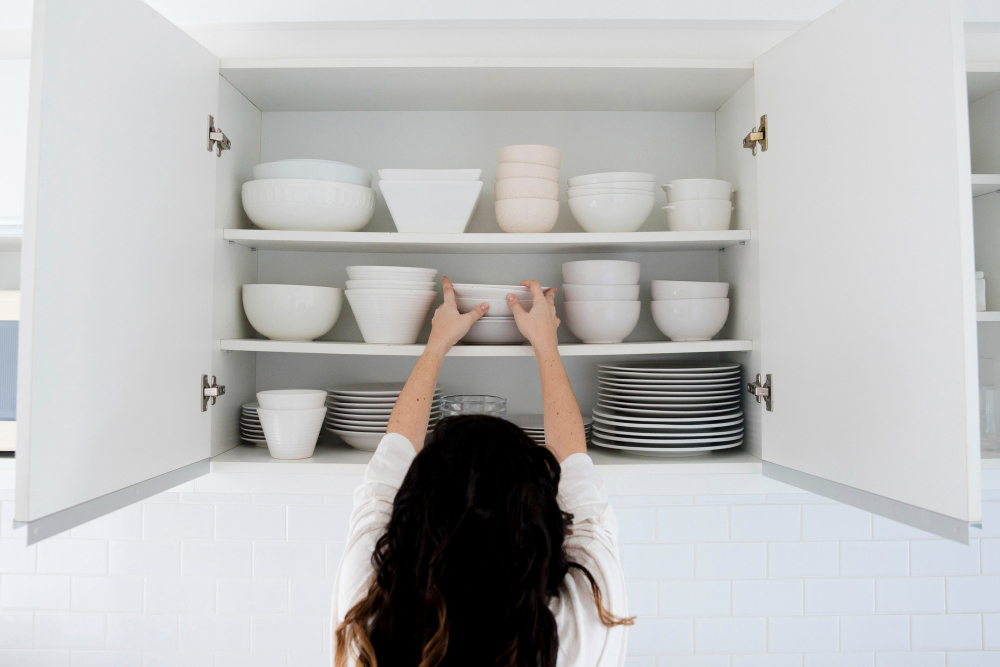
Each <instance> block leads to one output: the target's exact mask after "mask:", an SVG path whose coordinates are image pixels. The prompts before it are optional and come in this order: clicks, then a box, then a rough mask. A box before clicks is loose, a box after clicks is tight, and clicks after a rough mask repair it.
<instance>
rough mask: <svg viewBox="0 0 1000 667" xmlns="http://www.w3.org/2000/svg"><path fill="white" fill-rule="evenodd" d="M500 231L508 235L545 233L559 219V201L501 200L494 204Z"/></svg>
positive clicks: (531, 199)
mask: <svg viewBox="0 0 1000 667" xmlns="http://www.w3.org/2000/svg"><path fill="white" fill-rule="evenodd" d="M493 206H494V211H495V213H496V216H497V223H498V224H499V225H500V229H502V230H503V231H505V232H508V233H513V234H516V233H526V232H527V233H544V232H548V231H551V230H552V228H553V227H555V226H556V220H558V219H559V200H557V199H533V198H523V199H500V200H498V201H496V202H495V203H494V205H493Z"/></svg>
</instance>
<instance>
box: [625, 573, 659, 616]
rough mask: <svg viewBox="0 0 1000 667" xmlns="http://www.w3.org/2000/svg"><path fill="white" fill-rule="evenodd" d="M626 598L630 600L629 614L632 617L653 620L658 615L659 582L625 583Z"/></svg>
mask: <svg viewBox="0 0 1000 667" xmlns="http://www.w3.org/2000/svg"><path fill="white" fill-rule="evenodd" d="M625 596H626V597H627V599H628V613H629V614H631V615H632V616H640V617H643V618H652V617H654V616H656V615H657V614H658V611H657V599H658V589H657V582H655V581H643V580H634V581H627V582H625Z"/></svg>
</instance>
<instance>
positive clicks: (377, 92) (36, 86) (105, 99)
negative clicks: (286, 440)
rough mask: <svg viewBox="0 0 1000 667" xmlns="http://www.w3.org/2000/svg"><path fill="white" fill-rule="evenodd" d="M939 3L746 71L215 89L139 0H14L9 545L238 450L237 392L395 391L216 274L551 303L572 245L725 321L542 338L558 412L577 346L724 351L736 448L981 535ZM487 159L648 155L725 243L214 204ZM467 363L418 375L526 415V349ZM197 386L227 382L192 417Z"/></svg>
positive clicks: (623, 159)
mask: <svg viewBox="0 0 1000 667" xmlns="http://www.w3.org/2000/svg"><path fill="white" fill-rule="evenodd" d="M950 4H954V5H956V6H957V5H958V3H957V2H953V3H947V2H931V1H929V0H928V1H926V2H922V3H921V5H922V11H919V12H917V11H914V9H913V3H912V2H902V0H893V1H891V2H888V1H886V0H848V2H845V3H844V4H843V5H841V6H840V7H838V8H837V9H836V10H835V11H834V12H832V13H831V14H828V15H826V16H824V17H823V18H821V19H820V20H818V21H817V22H815V23H814V24H813V25H811V26H809V27H807V28H805V29H803V30H802V31H800V32H799V33H798V34H796V35H794V36H793V37H792V38H791V39H789V40H788V41H787V42H785V43H783V44H781V45H779V46H778V47H777V48H775V49H774V50H773V51H771V52H769V53H768V54H765V55H764V56H763V57H761V58H760V59H759V60H758V62H757V63H756V65H755V72H750V71H747V70H745V69H742V68H740V67H734V68H726V67H718V68H712V67H707V68H701V69H690V68H688V69H683V68H673V67H664V68H653V69H646V68H634V67H627V66H622V65H623V61H621V60H612V59H608V60H607V62H606V66H605V65H602V61H600V59H597V60H596V61H591V62H590V64H588V65H587V66H586V67H572V66H571V67H567V66H564V65H558V64H556V65H553V64H552V63H550V62H548V61H546V60H545V59H544V58H538V59H537V61H533V60H532V59H531V58H527V59H524V60H523V61H521V62H519V63H518V64H517V65H516V66H509V67H507V66H505V67H489V68H482V69H480V70H477V69H476V68H475V67H472V68H468V67H465V68H456V67H446V66H441V67H409V66H408V63H406V62H389V63H386V62H382V63H378V64H376V65H375V66H371V67H365V66H350V65H348V66H344V65H343V63H341V64H339V65H337V66H329V65H328V64H326V65H324V63H308V64H309V65H310V66H308V67H301V66H300V65H302V63H294V62H293V63H284V65H283V66H269V65H274V63H256V64H252V65H253V66H250V67H247V66H240V67H224V68H222V69H221V74H222V77H223V78H220V77H219V74H220V67H219V63H218V61H217V60H216V59H215V58H214V57H213V56H212V55H211V54H209V53H208V52H207V51H205V50H204V49H203V48H202V47H200V46H199V45H197V44H196V43H195V42H194V41H193V40H191V39H190V38H189V37H187V36H186V35H185V34H183V33H182V32H181V31H180V30H179V29H178V28H176V27H175V26H172V25H170V24H169V23H168V22H166V21H165V20H164V19H162V18H161V17H159V16H158V15H156V14H155V13H154V12H152V10H150V9H149V8H148V7H147V6H146V5H144V4H143V3H142V2H140V0H114V1H112V2H107V3H101V5H100V7H90V6H88V7H87V9H86V11H84V10H83V9H80V8H78V7H76V5H75V3H73V2H71V1H70V0H37V2H36V17H35V22H34V31H35V32H34V41H33V49H34V54H33V61H32V92H31V130H30V134H29V169H28V184H27V190H28V199H27V204H28V205H27V208H26V233H25V238H24V260H23V265H24V269H23V279H22V297H23V301H24V306H23V311H22V327H23V328H22V348H21V357H20V367H21V377H20V379H19V382H20V387H19V406H20V409H21V410H22V412H21V413H20V414H19V421H20V422H21V424H20V427H19V435H18V437H19V441H18V461H17V474H18V478H17V503H16V508H15V509H16V518H17V520H19V521H29V522H31V528H30V529H29V540H31V541H36V540H38V539H42V538H44V537H46V536H48V535H52V534H55V533H58V532H60V531H62V530H65V529H66V528H68V527H71V526H72V525H76V524H78V523H80V522H82V521H86V520H89V519H91V518H93V517H94V516H97V515H100V514H102V513H105V512H107V511H110V510H113V509H115V508H117V507H120V506H122V505H124V504H127V503H129V502H134V501H135V500H137V499H141V498H142V497H145V496H147V495H150V494H151V493H155V492H157V491H159V490H162V489H164V488H168V487H169V486H172V485H174V484H177V483H179V482H182V481H184V480H186V479H189V478H191V477H193V476H196V475H198V474H202V473H203V472H204V471H206V470H208V468H209V460H210V457H212V456H214V455H218V454H221V453H222V452H225V451H226V450H229V449H231V448H232V447H235V446H237V444H238V442H237V437H238V434H237V431H236V422H237V417H238V415H239V410H240V405H241V404H242V403H244V402H247V401H249V400H252V396H253V393H254V392H255V391H256V390H257V388H271V387H278V386H293V385H298V386H320V387H322V386H327V385H329V384H332V383H340V382H350V381H354V380H358V379H370V380H383V379H389V378H396V379H401V378H402V377H405V374H406V372H407V371H408V370H409V368H410V366H411V365H412V357H413V355H415V354H417V353H418V352H419V348H418V347H415V346H403V347H398V348H389V347H387V346H364V345H361V344H360V342H359V341H360V338H359V337H358V332H357V329H356V325H355V324H354V323H353V319H352V318H351V317H350V316H349V314H348V315H347V316H346V317H345V316H342V318H341V321H339V322H338V324H337V326H336V327H335V329H334V331H333V332H332V334H331V336H330V338H331V339H332V340H331V341H318V342H315V343H307V344H294V343H293V344H285V343H273V342H271V341H263V340H258V339H256V336H255V334H254V333H253V332H252V330H251V329H250V328H249V326H248V324H247V323H246V321H245V319H244V318H243V315H242V310H241V308H240V301H239V286H240V285H241V284H243V283H245V282H254V281H260V282H303V283H305V282H307V281H308V283H309V284H330V285H342V281H343V267H344V266H346V265H348V264H352V263H383V264H385V263H389V264H411V265H417V266H419V265H425V266H435V267H438V268H439V269H440V270H441V272H442V273H444V274H447V275H449V276H451V277H453V278H457V279H471V280H476V279H478V280H481V281H483V282H500V281H501V280H512V279H514V278H515V277H516V276H526V275H532V276H536V277H538V278H540V279H541V280H542V282H543V283H548V284H555V285H558V284H559V282H560V278H559V264H560V262H562V261H565V260H567V259H575V258H581V257H588V256H589V257H593V256H595V255H594V253H602V255H603V256H610V257H623V258H634V259H636V260H638V261H640V262H641V263H642V265H643V274H642V280H643V283H644V290H646V291H645V292H644V296H643V298H644V300H648V281H649V279H651V278H660V277H673V278H681V279H683V278H688V279H695V280H697V279H703V280H711V279H725V280H729V281H730V282H731V283H732V286H733V287H732V290H733V294H732V295H733V298H734V309H733V312H732V314H731V316H730V321H729V322H728V323H727V327H726V329H725V330H724V331H723V334H722V339H721V340H717V341H711V342H709V343H706V344H693V345H687V344H675V343H669V342H667V341H664V340H663V338H662V336H661V335H659V334H658V332H655V330H654V329H653V328H652V323H651V318H650V317H649V314H648V309H646V311H647V312H645V313H644V316H643V320H642V321H641V322H640V325H639V328H638V329H637V331H636V333H635V334H634V340H630V341H629V342H627V344H625V345H623V346H621V347H614V348H609V349H598V347H597V346H582V345H574V344H573V341H572V340H571V337H568V334H564V336H567V338H566V339H565V340H564V341H563V342H564V343H565V344H566V347H565V350H566V352H567V366H568V369H569V372H570V376H571V379H572V380H573V382H574V386H575V387H576V389H577V392H578V394H580V399H581V403H582V404H583V405H584V406H585V407H587V406H590V405H592V404H593V400H594V394H595V391H596V389H595V386H594V385H595V383H594V381H593V378H594V372H593V370H594V365H595V364H596V361H595V360H594V357H593V355H594V354H595V353H599V354H602V355H607V356H616V357H620V356H628V355H665V354H698V355H700V356H701V357H702V358H705V357H706V355H707V357H708V358H718V357H722V358H727V359H735V360H738V361H740V362H741V363H742V364H743V365H744V369H745V371H746V375H747V377H750V376H752V375H754V374H756V373H758V372H760V373H764V374H771V375H772V376H773V390H774V403H773V412H772V411H766V410H765V408H764V406H763V405H758V404H757V403H755V402H753V401H752V399H751V398H750V397H749V396H747V397H746V406H745V408H746V412H747V420H748V422H747V423H748V433H747V446H746V449H747V452H748V453H749V454H752V455H754V456H756V457H759V458H760V459H762V460H763V461H764V464H765V471H766V472H768V474H771V475H773V476H776V477H779V478H781V479H786V480H789V481H791V482H792V483H794V484H798V485H801V486H803V487H804V488H810V489H813V490H817V491H819V492H821V493H825V494H827V495H834V496H836V497H839V498H842V499H844V500H845V501H846V502H850V503H853V504H858V505H863V506H865V507H867V508H869V509H873V510H875V511H879V512H881V513H884V514H890V515H893V516H895V517H899V518H901V519H902V520H905V521H908V522H910V523H913V524H916V525H920V526H922V527H924V528H927V529H929V530H932V531H935V532H938V533H941V534H945V535H948V536H950V537H953V538H955V539H963V537H964V536H965V535H966V534H967V529H968V525H969V523H970V522H975V521H977V520H978V519H979V492H978V488H977V481H978V471H979V459H978V445H979V442H978V428H976V417H977V414H978V413H977V411H976V408H975V405H976V401H977V399H976V394H975V391H974V389H975V357H976V355H975V315H974V312H973V311H974V309H973V307H972V301H971V294H972V292H971V290H972V274H971V270H967V269H969V267H970V266H971V265H972V243H971V234H972V232H971V213H970V205H969V203H968V202H967V199H968V189H969V187H970V177H969V164H968V162H969V160H968V150H969V149H968V137H967V128H966V126H965V125H964V123H965V122H966V121H965V114H966V107H965V105H966V101H965V83H964V70H963V62H962V61H963V58H962V55H963V54H962V49H961V45H962V39H963V35H962V26H961V22H960V18H959V14H958V13H956V11H957V10H955V9H954V8H953V7H951V6H950ZM924 5H926V6H924ZM890 16H891V17H892V20H889V19H888V18H887V17H890ZM887 44H889V45H891V49H890V50H891V58H890V57H884V56H886V55H887V54H886V53H885V51H886V49H887V46H886V45H887ZM595 63H596V64H595ZM244 65H245V64H244ZM752 75H753V78H751V76H752ZM917 82H919V85H918V83H917ZM651 86H659V87H658V88H656V89H655V94H651V93H650V87H651ZM498 87H499V88H498ZM498 89H499V90H500V91H501V92H503V91H506V92H503V94H498V93H497V90H498ZM255 104H256V108H255V106H254V105H255ZM261 111H264V112H267V113H264V114H263V115H262V113H261ZM272 111H274V112H275V113H270V112H272ZM279 111H280V113H279ZM763 114H767V115H768V120H769V126H768V143H769V145H768V150H767V151H766V152H765V151H758V153H757V155H756V156H754V155H751V153H750V151H749V150H747V149H745V148H743V147H742V145H741V144H742V137H743V135H744V134H746V133H747V132H749V131H750V130H751V128H752V127H754V126H756V125H757V119H758V118H759V117H760V116H761V115H763ZM209 115H212V116H214V117H215V120H216V124H217V125H218V126H219V127H221V128H222V129H223V130H224V131H225V133H226V135H227V136H228V138H229V139H230V140H231V141H232V143H233V146H232V150H230V151H225V152H223V153H222V155H221V157H219V156H217V155H216V154H215V153H214V152H211V151H209V150H207V147H208V144H207V141H208V131H209V128H208V117H209ZM928 123H930V125H928ZM886 124H889V125H891V128H890V129H891V131H888V130H886ZM928 126H932V127H935V132H934V140H933V141H932V142H928V141H927V140H926V139H925V138H924V137H925V135H926V128H927V127H928ZM905 138H909V142H908V143H907V142H904V141H903V140H904V139H905ZM516 142H524V143H530V142H536V143H552V144H554V145H559V146H561V147H562V148H563V151H564V166H563V176H564V177H567V176H572V175H574V174H575V173H585V172H586V171H588V170H589V171H605V170H610V169H633V168H640V167H641V166H643V165H648V166H649V169H647V170H652V171H655V172H656V173H657V176H658V178H661V179H662V180H667V179H668V178H679V177H684V176H708V177H712V176H715V175H718V176H719V177H722V178H726V179H727V180H731V181H733V182H734V183H735V185H736V189H737V194H736V199H735V202H736V205H737V216H736V223H735V224H734V230H733V231H731V232H725V233H719V234H716V235H709V236H707V237H694V236H685V235H671V234H667V233H664V232H657V231H652V230H654V229H662V223H661V221H660V219H659V216H658V215H656V214H654V216H653V217H652V218H651V221H650V222H648V223H647V228H649V229H650V230H651V231H640V232H638V233H636V234H631V235H627V234H623V235H617V236H616V235H588V234H583V233H574V226H573V224H572V222H571V219H570V218H569V217H568V212H565V211H564V212H563V213H562V214H561V215H562V217H561V218H560V222H559V224H558V225H557V228H556V232H558V233H554V234H548V235H535V236H530V237H524V236H520V235H503V237H502V238H500V237H496V238H489V239H487V238H486V237H485V234H484V235H483V237H478V236H476V235H475V234H472V235H466V236H464V237H449V238H448V239H447V240H446V241H441V242H438V241H436V240H435V239H433V238H420V239H414V238H412V237H411V238H409V239H406V238H402V237H393V236H391V235H389V234H386V232H388V231H390V230H391V227H390V226H389V222H388V218H387V217H386V214H385V211H384V208H383V210H382V211H381V212H380V213H377V214H376V218H375V220H374V221H373V222H372V224H371V225H370V226H369V228H368V229H366V232H365V233H359V234H357V235H354V236H351V235H345V234H315V233H314V234H307V233H275V232H261V231H259V230H252V229H250V225H249V223H248V222H247V220H246V218H245V216H244V215H243V213H242V210H241V207H240V206H239V185H240V184H241V183H242V182H243V181H245V180H248V179H249V178H250V173H249V168H250V167H251V166H252V165H253V164H254V163H256V162H257V161H258V160H271V159H279V158H283V157H328V158H334V159H340V160H344V161H347V162H353V163H357V164H360V165H362V166H365V167H366V168H368V169H370V170H374V168H378V167H387V166H401V167H402V166H406V167H417V166H477V167H480V166H481V167H483V168H484V180H487V181H489V180H491V175H492V173H491V170H492V163H493V161H494V151H495V149H496V148H498V147H499V146H502V145H505V144H506V143H516ZM963 188H964V189H963ZM963 196H964V198H963ZM758 202H759V203H758ZM564 208H565V207H564ZM490 209H491V206H490V204H489V202H488V200H486V201H483V202H482V203H481V204H480V210H479V212H478V213H477V217H476V218H475V219H474V220H473V225H472V228H471V231H473V232H476V233H483V232H491V231H496V230H495V223H491V215H490ZM490 224H492V225H493V226H494V227H493V228H491V227H490ZM368 230H371V231H370V232H369V231H368ZM914 230H917V232H916V233H915V232H914ZM388 253H392V254H388ZM472 350H473V348H463V349H460V350H459V349H456V351H455V354H454V355H453V356H455V357H456V358H455V359H454V360H452V361H449V363H448V364H447V365H446V369H445V375H444V377H443V382H444V384H445V385H446V386H448V387H449V389H454V391H458V392H461V391H468V390H470V389H471V388H473V387H476V388H479V389H483V388H484V387H483V385H484V384H486V385H487V387H485V388H487V389H493V390H495V391H499V392H504V393H505V394H506V395H507V396H508V397H513V401H514V402H515V403H517V402H518V401H520V403H519V409H522V410H523V409H526V408H527V407H530V405H531V402H532V401H533V400H535V399H536V397H537V392H538V389H537V378H536V376H535V375H534V373H535V371H534V367H533V360H532V359H530V357H528V356H526V354H525V352H526V350H524V349H518V348H510V347H502V348H489V347H480V348H475V350H476V351H475V352H473V351H472ZM203 375H208V376H212V375H215V376H218V380H219V383H220V384H225V385H226V394H225V396H222V397H221V398H220V399H219V400H218V402H217V403H216V404H215V405H214V406H210V407H209V408H208V410H207V411H204V412H203V411H202V399H201V395H200V393H201V386H202V385H201V382H202V376H203ZM352 457H353V458H352ZM223 458H225V456H224V457H223ZM736 458H737V459H739V465H743V466H745V465H746V455H740V456H737V457H736ZM348 459H349V460H350V461H351V462H356V461H355V459H357V455H355V454H351V456H350V457H345V461H346V460H348ZM229 460H232V461H238V463H239V465H240V466H241V468H240V469H241V470H242V469H246V467H247V466H252V465H254V457H252V456H251V457H242V458H240V457H236V459H234V458H233V456H232V453H230V455H229ZM632 462H633V464H634V465H633V464H630V469H631V468H632V467H635V468H638V467H648V468H647V469H650V470H658V471H661V472H662V471H667V470H669V469H670V466H676V465H684V464H683V463H676V462H672V463H669V464H664V463H662V462H658V461H657V460H655V459H649V460H648V461H647V460H645V459H638V458H637V459H633V460H632ZM301 465H308V464H301ZM929 471H935V472H936V473H937V475H936V476H932V475H929V474H928V472H929Z"/></svg>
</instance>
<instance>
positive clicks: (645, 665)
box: [625, 655, 656, 667]
mask: <svg viewBox="0 0 1000 667" xmlns="http://www.w3.org/2000/svg"><path fill="white" fill-rule="evenodd" d="M625 667H656V656H655V655H632V656H625Z"/></svg>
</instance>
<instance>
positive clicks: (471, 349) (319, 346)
mask: <svg viewBox="0 0 1000 667" xmlns="http://www.w3.org/2000/svg"><path fill="white" fill-rule="evenodd" d="M220 347H221V349H223V350H226V351H229V352H290V353H297V354H339V355H355V356H357V355H367V356H387V357H419V356H420V355H421V354H422V353H423V351H424V345H422V344H416V345H379V344H376V343H354V342H340V341H322V340H314V341H308V342H301V341H281V340H266V339H262V338H244V339H228V340H223V341H221V342H220ZM752 349H753V341H750V340H706V341H696V342H677V341H668V340H664V341H641V342H634V343H610V344H585V343H567V344H563V345H560V346H559V353H560V354H561V355H562V356H564V357H636V356H644V355H661V354H699V353H705V352H749V351H750V350H752ZM448 356H450V357H531V356H534V351H532V349H531V346H530V345H456V346H455V347H453V348H452V349H451V351H450V352H449V353H448Z"/></svg>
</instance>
